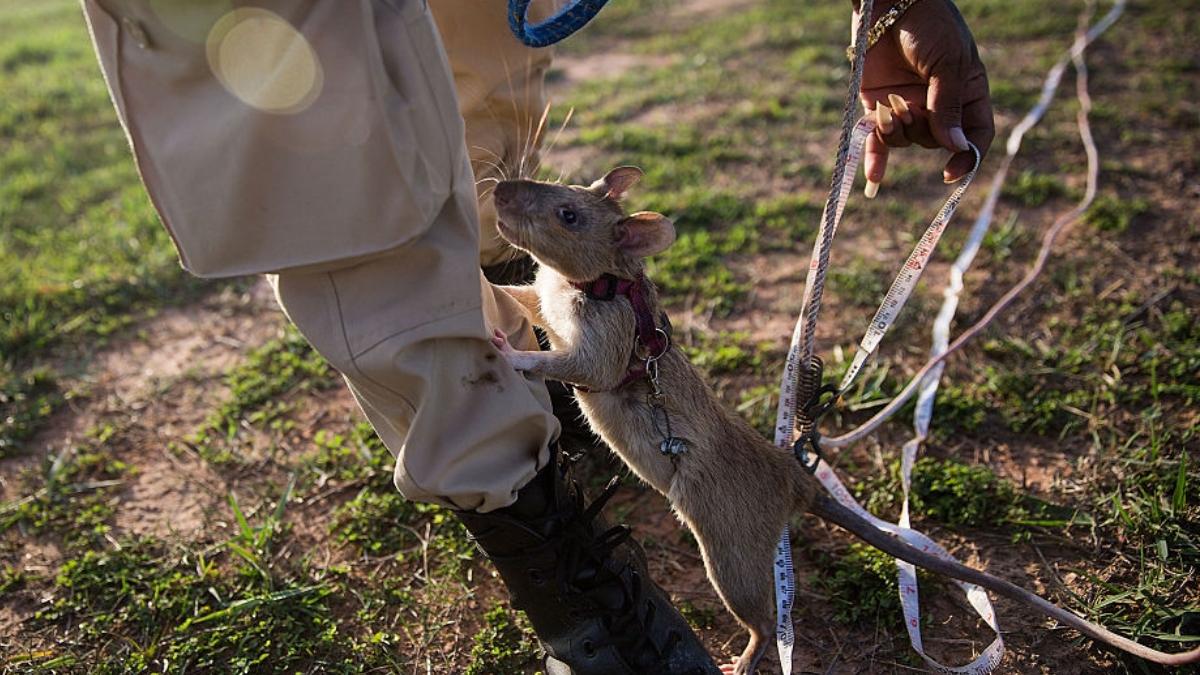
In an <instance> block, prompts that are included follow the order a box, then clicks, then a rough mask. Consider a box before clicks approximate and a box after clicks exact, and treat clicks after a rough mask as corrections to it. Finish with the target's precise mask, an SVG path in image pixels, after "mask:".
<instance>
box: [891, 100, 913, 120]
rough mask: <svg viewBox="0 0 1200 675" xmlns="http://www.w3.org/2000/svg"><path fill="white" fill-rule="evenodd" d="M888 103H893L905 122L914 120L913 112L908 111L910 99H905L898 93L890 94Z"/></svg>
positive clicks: (893, 106)
mask: <svg viewBox="0 0 1200 675" xmlns="http://www.w3.org/2000/svg"><path fill="white" fill-rule="evenodd" d="M888 103H891V104H892V108H893V109H894V110H895V111H896V114H897V115H899V116H900V120H901V121H902V122H904V123H905V124H909V123H910V122H912V113H910V112H909V111H908V101H905V100H904V99H903V98H902V97H900V96H898V95H897V94H888Z"/></svg>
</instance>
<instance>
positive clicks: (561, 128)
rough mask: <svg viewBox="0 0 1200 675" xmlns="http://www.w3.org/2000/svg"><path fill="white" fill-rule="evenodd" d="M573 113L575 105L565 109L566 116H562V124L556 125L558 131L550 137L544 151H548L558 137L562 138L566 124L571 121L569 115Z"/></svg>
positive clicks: (551, 148)
mask: <svg viewBox="0 0 1200 675" xmlns="http://www.w3.org/2000/svg"><path fill="white" fill-rule="evenodd" d="M574 115H575V106H571V107H570V108H568V109H567V116H566V117H564V118H563V121H562V124H561V125H560V126H559V127H558V131H557V132H556V133H555V134H554V138H552V139H550V144H549V145H547V146H546V149H545V152H550V151H551V150H553V149H554V146H556V145H558V139H560V138H562V135H563V131H564V130H566V128H567V124H569V123H570V122H571V117H573V116H574Z"/></svg>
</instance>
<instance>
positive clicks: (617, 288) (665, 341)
mask: <svg viewBox="0 0 1200 675" xmlns="http://www.w3.org/2000/svg"><path fill="white" fill-rule="evenodd" d="M571 285H572V286H574V287H575V288H577V289H579V290H581V291H583V293H584V295H586V296H587V297H588V298H590V299H592V300H600V301H604V302H607V301H610V300H613V299H615V298H616V297H617V296H618V295H621V296H624V297H626V298H628V299H629V304H630V305H631V306H632V307H633V315H634V319H635V321H636V325H635V328H634V336H635V340H636V343H637V345H638V346H640V347H641V348H642V349H643V350H644V351H645V357H644V359H646V360H649V361H656V360H658V359H659V358H661V357H662V355H663V354H666V353H667V351H668V350H670V349H671V321H670V319H669V318H667V315H666V313H665V312H664V313H662V314H661V315H659V317H658V319H657V321H656V320H655V316H654V312H653V311H652V310H651V309H650V300H649V298H648V296H647V293H646V276H645V275H644V274H642V273H640V272H639V273H638V275H637V276H636V277H634V278H633V279H622V278H620V277H618V276H616V275H614V274H602V275H600V277H598V278H596V279H593V280H591V281H581V282H577V281H572V282H571ZM660 324H661V325H660ZM647 374H648V371H647V369H646V364H645V363H644V362H639V363H638V364H637V365H636V366H634V367H632V368H630V369H629V372H627V373H626V374H625V377H624V378H623V379H622V380H621V382H620V383H618V384H617V386H615V387H613V388H612V389H611V390H610V391H616V390H618V389H621V388H622V387H624V386H625V385H627V384H629V383H631V382H634V381H636V380H639V379H641V378H643V377H646V375H647ZM576 389H578V390H580V391H583V392H593V391H597V390H595V389H588V388H586V387H576Z"/></svg>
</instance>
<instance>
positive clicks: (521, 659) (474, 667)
mask: <svg viewBox="0 0 1200 675" xmlns="http://www.w3.org/2000/svg"><path fill="white" fill-rule="evenodd" d="M483 620H484V622H485V624H484V627H483V629H482V630H480V631H479V632H478V633H476V634H475V639H474V645H473V646H472V647H471V665H470V666H468V667H467V671H466V675H493V674H494V675H522V674H523V673H525V672H526V668H528V666H529V665H530V664H531V663H532V662H533V661H534V659H535V654H534V653H533V651H534V650H533V649H532V647H533V644H534V639H535V638H534V634H533V631H532V629H530V627H529V625H528V624H527V622H525V621H523V620H521V616H520V615H518V614H516V612H513V611H512V610H511V609H509V608H507V607H506V606H504V605H502V604H496V605H495V606H493V607H492V608H491V609H489V610H488V611H487V613H486V614H484V615H483Z"/></svg>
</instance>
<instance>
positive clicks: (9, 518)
mask: <svg viewBox="0 0 1200 675" xmlns="http://www.w3.org/2000/svg"><path fill="white" fill-rule="evenodd" d="M129 471H130V468H129V467H128V466H126V465H125V463H123V462H121V461H119V460H115V459H113V458H111V457H110V456H108V455H107V454H106V453H105V452H104V451H103V450H102V449H100V448H95V449H91V448H68V449H66V450H64V451H62V452H61V453H59V454H58V455H55V456H49V457H47V458H46V460H45V461H44V462H43V465H42V467H41V471H40V472H37V473H34V474H33V475H31V476H30V477H29V478H28V483H27V484H28V485H29V486H30V487H29V489H28V492H27V495H28V496H26V497H24V498H22V499H18V500H16V501H13V502H10V503H7V504H4V505H3V506H2V507H0V532H2V531H6V530H8V529H10V528H13V527H19V528H21V529H22V530H23V531H26V532H29V533H33V534H45V533H56V534H59V535H61V536H62V537H63V540H64V543H66V544H67V545H68V546H69V547H73V548H78V547H82V546H87V545H92V544H98V543H99V542H102V541H104V537H105V535H107V533H108V531H109V529H110V527H109V524H108V521H109V519H110V518H111V516H112V515H113V513H114V512H115V506H114V505H115V502H116V499H115V497H114V492H115V489H116V488H117V487H119V486H120V485H121V482H122V479H123V478H124V476H125V475H126V474H127V473H128V472H129ZM35 486H36V487H35Z"/></svg>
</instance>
